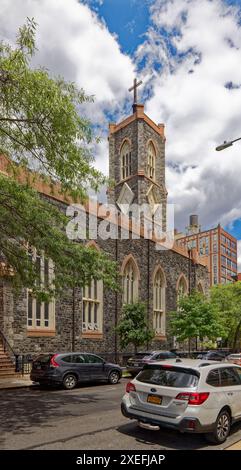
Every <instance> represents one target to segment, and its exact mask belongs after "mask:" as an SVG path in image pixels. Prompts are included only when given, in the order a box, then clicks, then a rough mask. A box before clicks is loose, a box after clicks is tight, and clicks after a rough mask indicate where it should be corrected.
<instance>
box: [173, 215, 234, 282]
mask: <svg viewBox="0 0 241 470" xmlns="http://www.w3.org/2000/svg"><path fill="white" fill-rule="evenodd" d="M186 230H187V232H186V235H184V234H183V233H177V234H176V242H177V244H178V245H179V246H181V247H183V248H187V249H191V248H194V249H196V250H197V252H198V254H199V259H200V260H202V261H204V262H205V264H206V266H207V267H208V270H209V273H210V286H213V285H215V284H227V283H229V282H233V281H234V280H237V240H236V238H234V237H233V236H232V235H230V233H228V232H226V230H224V229H223V228H222V227H221V226H220V224H219V225H218V226H217V227H214V228H211V229H209V230H204V231H202V230H201V226H200V225H199V224H198V216H197V215H191V216H190V225H189V226H188V227H187V229H186Z"/></svg>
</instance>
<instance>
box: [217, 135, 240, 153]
mask: <svg viewBox="0 0 241 470" xmlns="http://www.w3.org/2000/svg"><path fill="white" fill-rule="evenodd" d="M237 140H241V137H239V138H238V139H235V140H230V141H229V142H226V140H225V141H224V143H223V144H221V145H218V146H217V147H216V150H217V151H218V152H219V151H220V150H224V149H226V148H228V147H232V145H233V143H234V142H237Z"/></svg>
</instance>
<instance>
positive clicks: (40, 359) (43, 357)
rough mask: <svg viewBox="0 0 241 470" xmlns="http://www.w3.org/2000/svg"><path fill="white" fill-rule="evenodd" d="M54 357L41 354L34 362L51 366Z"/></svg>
mask: <svg viewBox="0 0 241 470" xmlns="http://www.w3.org/2000/svg"><path fill="white" fill-rule="evenodd" d="M52 356H53V354H41V355H40V356H38V357H37V358H36V359H34V362H38V363H39V364H49V362H50V359H51V357H52Z"/></svg>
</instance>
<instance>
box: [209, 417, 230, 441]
mask: <svg viewBox="0 0 241 470" xmlns="http://www.w3.org/2000/svg"><path fill="white" fill-rule="evenodd" d="M230 427H231V416H230V414H229V412H228V410H223V411H221V413H219V415H218V417H217V420H216V423H215V429H214V431H213V433H211V434H206V439H207V440H208V441H209V442H212V443H213V444H222V443H223V442H225V441H226V439H227V437H228V435H229V432H230Z"/></svg>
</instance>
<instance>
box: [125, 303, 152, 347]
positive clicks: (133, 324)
mask: <svg viewBox="0 0 241 470" xmlns="http://www.w3.org/2000/svg"><path fill="white" fill-rule="evenodd" d="M116 331H117V333H118V334H119V337H120V345H121V348H122V349H125V348H126V347H127V346H128V345H129V344H133V345H134V348H135V351H137V348H138V347H139V346H143V345H144V344H145V343H148V342H149V341H151V340H152V338H153V337H154V336H155V333H154V331H152V330H151V329H150V328H149V327H148V323H147V311H146V305H145V304H144V303H142V302H136V303H133V304H126V305H124V307H123V312H122V316H121V319H120V321H119V323H118V326H117V328H116Z"/></svg>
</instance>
